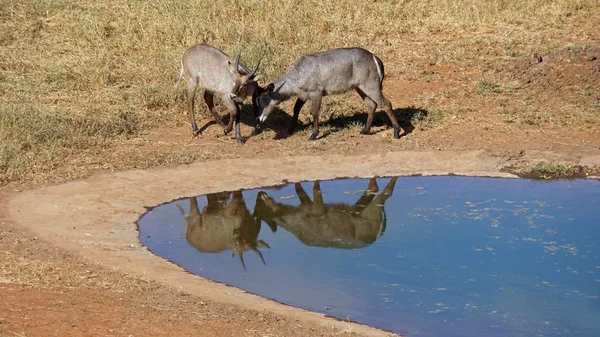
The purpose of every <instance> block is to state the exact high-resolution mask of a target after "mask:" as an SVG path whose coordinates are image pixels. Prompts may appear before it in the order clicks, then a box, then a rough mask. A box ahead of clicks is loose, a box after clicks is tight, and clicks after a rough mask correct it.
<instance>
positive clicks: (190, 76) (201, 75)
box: [177, 44, 260, 144]
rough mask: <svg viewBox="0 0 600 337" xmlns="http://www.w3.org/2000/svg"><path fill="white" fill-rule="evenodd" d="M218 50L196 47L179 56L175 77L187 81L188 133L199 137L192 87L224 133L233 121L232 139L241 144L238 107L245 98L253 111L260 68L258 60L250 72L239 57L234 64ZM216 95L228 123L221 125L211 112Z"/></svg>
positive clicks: (258, 89)
mask: <svg viewBox="0 0 600 337" xmlns="http://www.w3.org/2000/svg"><path fill="white" fill-rule="evenodd" d="M232 61H233V60H232V59H231V58H230V57H229V56H228V55H227V54H225V53H224V52H222V51H221V50H219V49H217V48H215V47H212V46H209V45H205V44H199V45H195V46H193V47H190V48H189V49H187V50H186V51H185V52H184V53H183V56H182V57H181V69H180V70H179V78H178V80H177V83H179V81H180V80H181V77H182V76H184V75H185V79H186V82H187V105H188V109H189V112H188V113H189V117H190V123H191V124H192V132H193V133H194V134H195V135H198V134H200V132H201V131H200V130H199V129H198V125H197V124H196V119H195V117H194V102H195V97H196V88H197V87H200V88H203V89H204V101H205V102H206V105H207V106H208V110H209V111H210V113H211V114H212V115H213V117H214V118H215V121H216V122H217V123H218V124H219V125H221V126H222V127H224V128H225V134H227V133H229V132H231V130H232V129H233V122H234V120H235V137H236V139H237V141H238V143H240V144H241V143H243V142H244V141H243V139H242V137H241V135H240V104H241V103H243V101H244V99H246V97H248V96H251V97H252V104H253V106H254V109H255V112H256V103H255V101H256V97H257V95H258V94H259V92H260V87H259V86H258V83H257V82H256V81H257V80H258V76H257V75H256V72H257V71H258V67H259V66H260V60H258V62H257V63H256V67H254V70H252V71H250V70H249V69H248V68H246V67H245V66H244V65H242V64H241V63H240V54H238V55H237V58H236V59H235V61H234V62H235V63H233V62H232ZM215 94H218V95H220V96H221V99H222V101H223V103H224V104H225V106H226V107H227V109H228V110H229V124H228V125H227V126H225V123H224V122H223V120H222V119H221V117H219V114H218V113H217V112H216V111H215V109H214V102H213V98H214V95H215Z"/></svg>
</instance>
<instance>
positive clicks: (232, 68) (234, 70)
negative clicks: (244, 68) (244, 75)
mask: <svg viewBox="0 0 600 337" xmlns="http://www.w3.org/2000/svg"><path fill="white" fill-rule="evenodd" d="M227 66H228V67H229V72H230V73H232V74H234V75H239V73H240V72H239V71H238V69H236V67H235V64H233V63H231V61H227Z"/></svg>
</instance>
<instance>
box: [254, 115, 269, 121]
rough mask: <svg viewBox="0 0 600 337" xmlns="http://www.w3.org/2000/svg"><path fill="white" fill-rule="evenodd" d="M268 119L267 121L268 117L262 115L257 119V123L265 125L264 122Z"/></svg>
mask: <svg viewBox="0 0 600 337" xmlns="http://www.w3.org/2000/svg"><path fill="white" fill-rule="evenodd" d="M266 119H267V116H265V115H260V116H258V117H257V118H256V121H257V122H258V123H263V122H264V121H265V120H266Z"/></svg>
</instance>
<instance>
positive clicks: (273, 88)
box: [267, 83, 275, 92]
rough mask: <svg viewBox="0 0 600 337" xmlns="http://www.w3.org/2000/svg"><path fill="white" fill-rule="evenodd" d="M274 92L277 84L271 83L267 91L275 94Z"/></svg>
mask: <svg viewBox="0 0 600 337" xmlns="http://www.w3.org/2000/svg"><path fill="white" fill-rule="evenodd" d="M273 90H275V84H273V83H270V84H269V85H268V86H267V91H268V92H273Z"/></svg>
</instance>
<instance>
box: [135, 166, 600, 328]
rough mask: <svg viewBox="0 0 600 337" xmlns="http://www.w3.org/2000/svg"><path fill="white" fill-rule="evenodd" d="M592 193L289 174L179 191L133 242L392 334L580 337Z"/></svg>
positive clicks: (508, 184)
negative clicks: (270, 181) (305, 178)
mask: <svg viewBox="0 0 600 337" xmlns="http://www.w3.org/2000/svg"><path fill="white" fill-rule="evenodd" d="M599 187H600V184H599V182H598V181H596V180H573V181H564V180H559V181H551V182H539V181H531V180H524V179H500V178H480V177H477V178H476V177H459V176H430V177H425V176H417V177H391V178H390V177H388V178H371V179H340V180H328V181H316V182H302V183H296V184H288V185H285V186H278V187H272V188H258V189H254V190H243V191H233V192H223V193H215V194H209V195H203V196H197V197H191V198H182V199H179V200H175V201H172V202H169V203H165V204H163V205H160V206H157V207H154V208H152V209H151V210H150V211H148V212H147V213H146V214H144V215H143V216H142V217H141V218H140V220H139V221H138V227H139V231H140V240H141V242H142V243H143V244H144V245H145V246H147V247H148V248H149V249H150V250H151V251H152V252H154V253H155V254H157V255H159V256H162V257H164V258H165V259H167V260H169V261H172V262H174V263H175V264H177V265H179V266H181V267H183V268H184V269H186V270H188V271H190V272H191V273H194V274H197V275H200V276H202V277H205V278H208V279H211V280H215V281H218V282H222V283H225V284H228V285H232V286H235V287H238V288H241V289H243V290H246V291H248V292H250V293H254V294H258V295H261V296H264V297H267V298H271V299H274V300H276V301H279V302H282V303H285V304H289V305H293V306H297V307H301V308H305V309H308V310H312V311H315V312H320V313H324V314H328V315H332V316H335V317H338V318H341V319H348V320H352V321H357V322H360V323H363V324H367V325H370V326H374V327H377V328H381V329H385V330H389V331H394V332H397V333H400V334H406V335H411V334H414V335H418V336H482V335H485V336H562V335H566V336H590V337H591V336H597V333H598V331H600V319H598V318H599V317H600V188H599ZM232 255H233V257H232ZM263 261H264V263H263Z"/></svg>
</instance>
